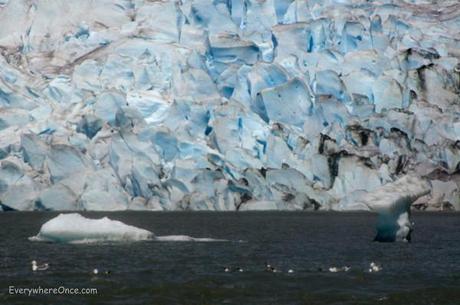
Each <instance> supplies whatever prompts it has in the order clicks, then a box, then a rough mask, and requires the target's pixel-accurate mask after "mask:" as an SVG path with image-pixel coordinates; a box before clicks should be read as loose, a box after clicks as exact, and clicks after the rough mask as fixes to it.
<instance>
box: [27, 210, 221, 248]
mask: <svg viewBox="0 0 460 305" xmlns="http://www.w3.org/2000/svg"><path fill="white" fill-rule="evenodd" d="M29 240H30V241H42V242H54V243H71V244H84V243H100V242H131V241H149V240H150V241H160V242H214V241H226V240H224V239H214V238H207V237H205V238H195V237H191V236H188V235H167V236H155V235H154V234H153V233H152V232H150V231H148V230H145V229H141V228H137V227H134V226H130V225H127V224H124V223H123V222H121V221H118V220H112V219H110V218H108V217H103V218H100V219H90V218H86V217H83V216H82V215H80V214H78V213H71V214H59V215H58V216H56V217H55V218H53V219H51V220H49V221H47V222H46V223H44V224H43V225H42V227H41V228H40V232H39V233H38V234H37V235H36V236H32V237H29Z"/></svg>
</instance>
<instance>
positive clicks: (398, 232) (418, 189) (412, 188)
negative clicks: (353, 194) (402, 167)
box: [357, 176, 430, 242]
mask: <svg viewBox="0 0 460 305" xmlns="http://www.w3.org/2000/svg"><path fill="white" fill-rule="evenodd" d="M429 192H430V185H429V184H428V183H427V182H426V181H425V180H422V179H420V178H417V177H413V176H405V177H403V178H401V179H399V180H397V181H395V182H392V183H388V184H385V185H384V186H382V187H380V188H378V189H376V190H375V191H373V192H371V193H366V194H365V195H363V196H362V197H361V199H359V200H358V201H357V204H363V205H366V206H368V207H369V209H370V210H371V211H374V212H377V213H378V214H379V218H378V223H377V235H376V237H375V239H374V240H376V241H382V242H392V241H410V239H411V233H412V230H413V228H412V222H411V221H410V207H411V205H412V203H413V202H414V201H415V200H417V199H418V198H419V197H421V196H424V195H426V194H428V193H429Z"/></svg>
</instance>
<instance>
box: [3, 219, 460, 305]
mask: <svg viewBox="0 0 460 305" xmlns="http://www.w3.org/2000/svg"><path fill="white" fill-rule="evenodd" d="M55 215H56V213H50V212H34V213H27V212H26V213H1V214H0V225H1V230H0V241H1V247H0V304H8V305H9V304H121V305H125V304H181V305H185V304H239V305H240V304H241V305H252V304H280V305H284V304H308V305H315V304H318V305H319V304H353V305H356V304H386V305H388V304H401V305H410V304H414V305H415V304H416V305H424V304H427V305H428V304H435V305H438V304H439V305H449V304H452V305H454V304H455V305H458V304H460V288H459V287H460V264H459V262H460V234H459V233H458V228H459V227H460V214H455V213H449V214H446V213H443V214H436V213H423V214H415V215H414V220H415V222H416V228H415V232H414V235H413V242H412V243H411V244H405V243H389V244H382V243H375V242H372V238H373V237H374V224H375V221H376V216H375V215H372V214H365V213H346V214H336V213H297V212H296V213H294V212H291V213H287V212H278V213H273V212H264V213H262V212H254V213H207V212H206V213H204V212H200V213H198V212H174V213H145V212H120V213H118V212H117V213H85V215H86V216H87V217H101V216H104V215H108V216H109V217H110V218H113V219H118V220H121V221H123V222H125V223H128V224H132V225H135V226H138V227H142V228H145V229H148V230H151V231H153V232H154V233H155V234H157V235H173V234H187V235H191V236H194V237H213V238H222V239H228V240H231V241H233V242H214V243H213V242H211V243H193V242H137V243H124V244H123V243H121V244H113V243H112V244H103V245H65V244H48V243H33V242H30V241H28V240H27V237H29V236H32V235H35V234H36V233H37V232H38V231H39V229H40V226H41V224H43V223H44V222H45V221H47V220H49V219H50V218H52V217H54V216H55ZM238 240H244V241H245V242H238ZM33 259H36V260H38V261H39V262H49V263H50V265H51V266H50V269H48V270H47V271H42V272H35V273H34V272H32V271H31V269H30V261H31V260H33ZM266 261H267V262H269V263H270V264H272V265H274V266H276V267H277V268H278V269H280V270H281V271H283V273H270V272H265V271H264V262H266ZM371 261H374V262H377V263H379V264H381V265H382V266H383V270H382V271H381V272H379V273H368V272H366V270H367V269H368V266H369V263H370V262H371ZM345 265H349V266H351V267H352V269H351V271H349V272H346V273H345V272H343V273H330V272H327V269H328V268H329V267H330V266H345ZM225 266H230V267H241V268H244V270H245V272H243V273H239V272H235V273H225V272H223V270H224V267H225ZM95 267H97V268H99V269H100V270H106V269H107V270H110V271H111V274H110V275H97V276H95V275H92V274H91V270H92V269H93V268H95ZM290 268H292V269H294V271H295V273H293V274H288V273H286V272H285V271H287V270H288V269H290ZM12 285H13V286H15V287H24V288H25V287H38V286H40V287H42V288H44V287H59V286H65V287H66V288H75V287H78V288H83V287H85V288H97V289H98V294H97V295H66V296H63V295H46V296H44V295H40V296H24V295H10V294H9V291H8V290H9V286H12Z"/></svg>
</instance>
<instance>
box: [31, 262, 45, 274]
mask: <svg viewBox="0 0 460 305" xmlns="http://www.w3.org/2000/svg"><path fill="white" fill-rule="evenodd" d="M30 263H31V264H32V271H43V270H46V269H48V268H49V264H48V263H44V264H41V265H38V264H37V261H36V260H33V261H31V262H30Z"/></svg>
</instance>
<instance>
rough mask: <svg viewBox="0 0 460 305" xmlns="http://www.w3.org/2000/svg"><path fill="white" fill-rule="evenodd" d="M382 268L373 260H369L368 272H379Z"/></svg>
mask: <svg viewBox="0 0 460 305" xmlns="http://www.w3.org/2000/svg"><path fill="white" fill-rule="evenodd" d="M381 270H382V266H379V265H377V264H376V263H374V262H371V264H370V268H369V272H379V271H381Z"/></svg>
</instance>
